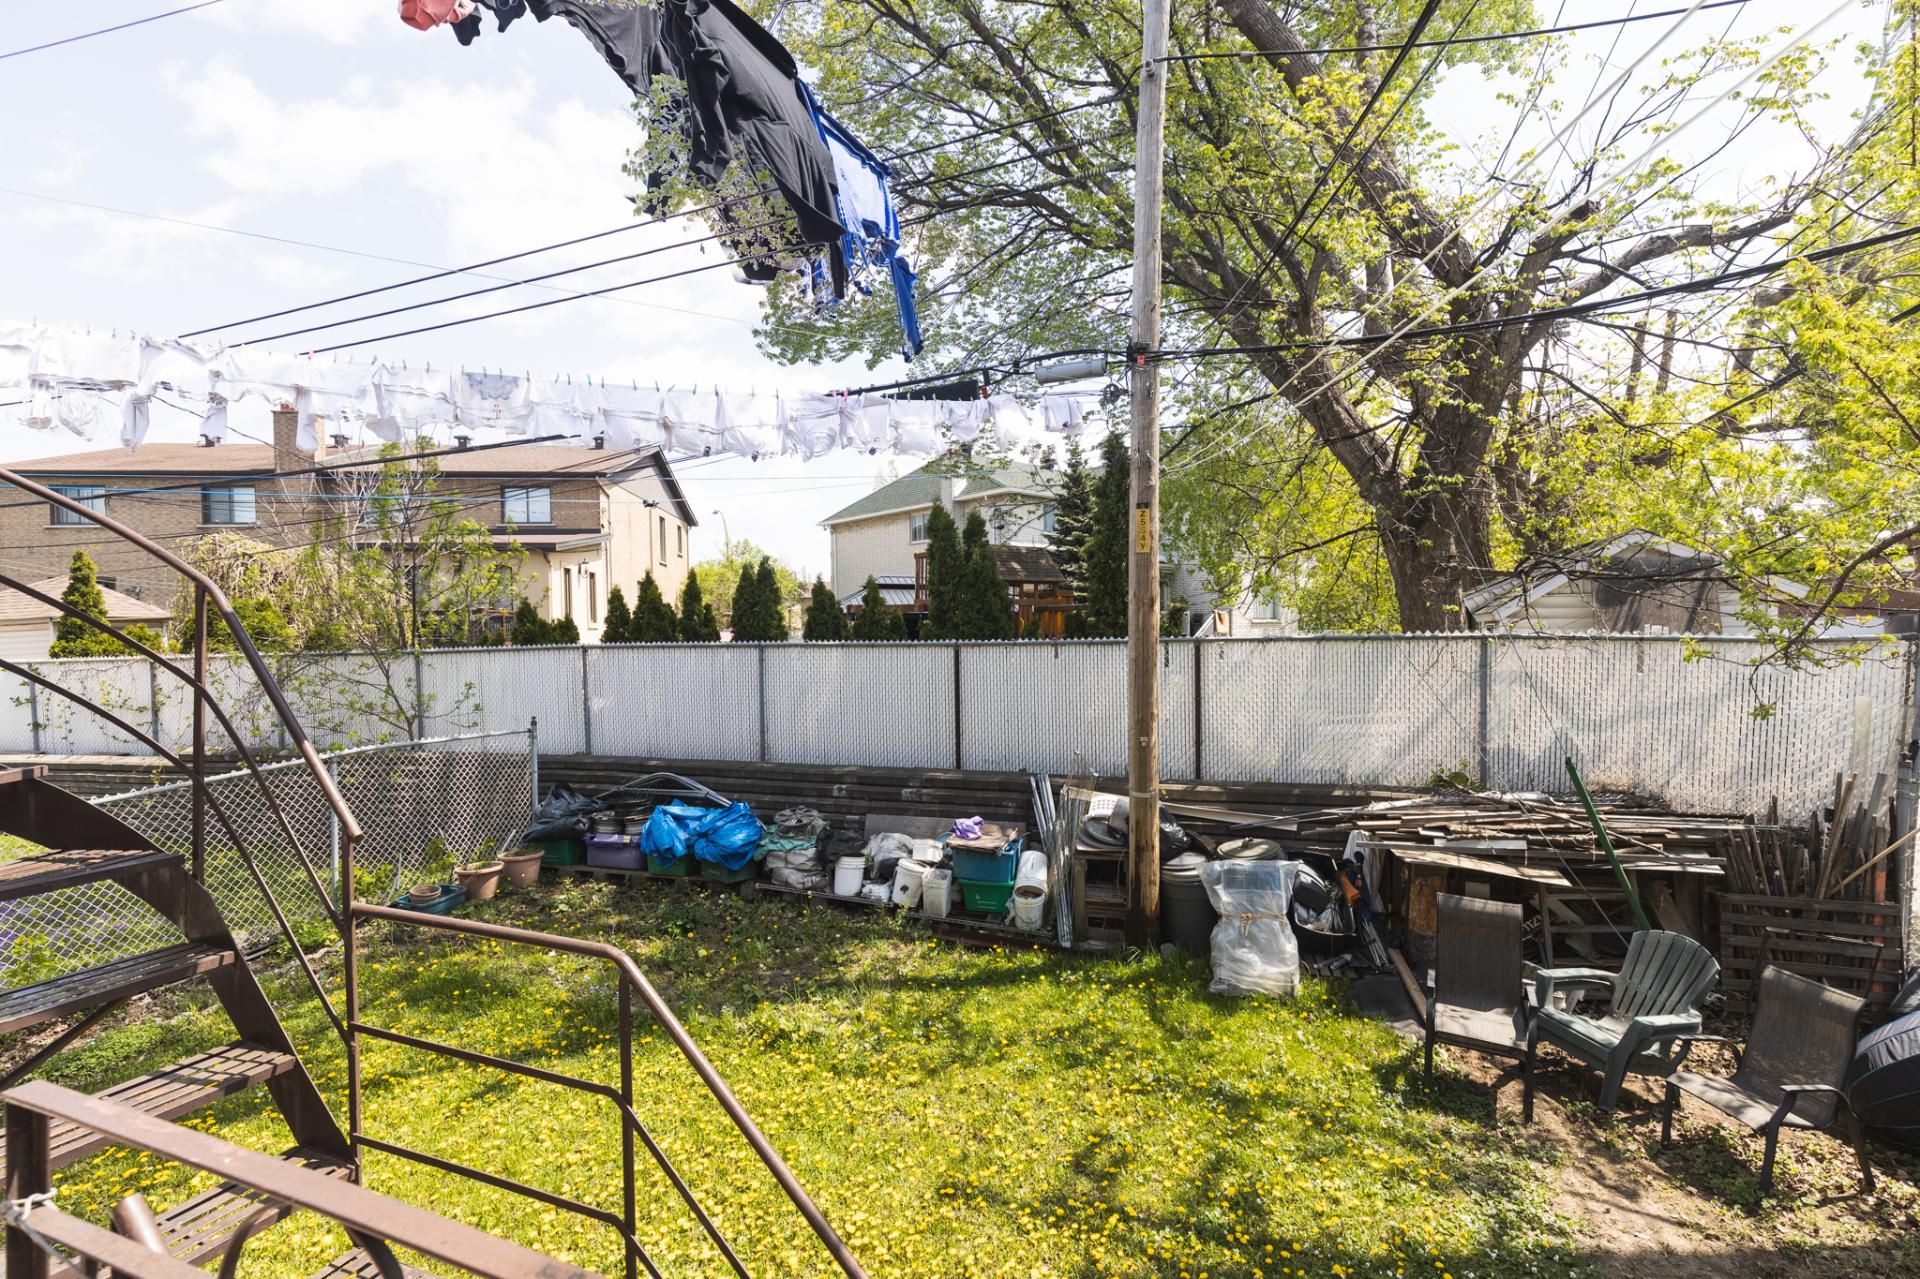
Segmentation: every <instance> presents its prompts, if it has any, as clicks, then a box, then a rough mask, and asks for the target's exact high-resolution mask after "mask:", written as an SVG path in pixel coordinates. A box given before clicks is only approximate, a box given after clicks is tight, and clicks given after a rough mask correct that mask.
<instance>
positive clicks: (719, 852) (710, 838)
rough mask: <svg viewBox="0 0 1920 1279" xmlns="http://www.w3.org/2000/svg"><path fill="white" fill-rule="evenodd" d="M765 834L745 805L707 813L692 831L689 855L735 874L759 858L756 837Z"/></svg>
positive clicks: (731, 806)
mask: <svg viewBox="0 0 1920 1279" xmlns="http://www.w3.org/2000/svg"><path fill="white" fill-rule="evenodd" d="M655 811H656V812H657V811H659V810H657V809H656V810H655ZM765 833H766V832H765V828H764V827H762V826H761V825H760V819H759V818H757V817H755V816H754V815H753V810H752V809H751V808H748V807H747V806H746V805H745V804H741V803H733V804H729V805H727V806H726V807H725V808H714V809H707V810H704V816H703V817H702V818H701V820H700V821H699V823H698V824H697V825H695V826H694V828H693V831H692V836H693V838H692V841H691V845H692V851H693V855H694V856H695V857H696V858H698V859H699V860H700V861H703V862H713V863H715V864H716V865H719V866H723V867H725V868H726V869H728V870H739V869H741V868H742V867H744V866H746V865H747V864H748V863H749V862H751V861H753V860H754V859H755V858H756V857H757V856H759V853H760V837H761V835H763V834H765Z"/></svg>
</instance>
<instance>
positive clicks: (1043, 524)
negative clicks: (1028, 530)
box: [1040, 502, 1060, 534]
mask: <svg viewBox="0 0 1920 1279" xmlns="http://www.w3.org/2000/svg"><path fill="white" fill-rule="evenodd" d="M1059 514H1060V512H1059V507H1058V504H1057V503H1054V502H1048V503H1047V504H1046V505H1045V506H1043V507H1041V508H1040V531H1041V532H1042V533H1047V534H1051V533H1053V531H1054V528H1055V525H1056V523H1057V520H1058V516H1059Z"/></svg>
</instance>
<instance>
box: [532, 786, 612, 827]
mask: <svg viewBox="0 0 1920 1279" xmlns="http://www.w3.org/2000/svg"><path fill="white" fill-rule="evenodd" d="M606 807H607V805H606V803H605V801H603V800H598V799H595V798H594V797H593V796H591V795H583V794H581V793H580V792H579V791H577V790H575V789H574V788H573V787H571V786H569V785H567V784H566V783H565V782H559V783H556V784H555V785H554V786H553V787H552V788H551V789H549V790H548V791H547V797H546V798H545V799H543V800H541V801H540V807H538V808H536V809H534V810H533V825H531V826H529V827H527V833H526V834H525V835H523V836H521V838H522V839H523V840H547V839H584V838H585V837H586V834H587V827H588V821H587V816H588V814H590V813H599V812H605V811H606Z"/></svg>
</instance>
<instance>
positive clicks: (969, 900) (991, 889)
mask: <svg viewBox="0 0 1920 1279" xmlns="http://www.w3.org/2000/svg"><path fill="white" fill-rule="evenodd" d="M960 899H961V900H962V901H964V902H965V903H966V906H967V909H968V910H972V911H978V912H980V913H981V914H983V915H1004V914H1006V913H1007V903H1008V902H1010V901H1012V900H1013V885H1012V884H1010V883H1009V884H995V883H990V882H987V881H984V880H978V879H962V880H961V881H960Z"/></svg>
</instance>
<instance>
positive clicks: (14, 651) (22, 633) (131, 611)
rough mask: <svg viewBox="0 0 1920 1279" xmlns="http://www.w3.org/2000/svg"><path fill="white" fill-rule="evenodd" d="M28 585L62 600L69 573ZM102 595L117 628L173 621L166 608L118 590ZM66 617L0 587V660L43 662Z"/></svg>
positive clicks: (107, 589) (28, 597) (13, 591)
mask: <svg viewBox="0 0 1920 1279" xmlns="http://www.w3.org/2000/svg"><path fill="white" fill-rule="evenodd" d="M27 585H28V586H30V587H32V588H33V589H34V590H36V591H38V592H40V593H41V594H42V595H51V596H52V597H53V598H55V599H58V598H60V593H61V592H62V591H64V590H66V589H67V578H66V574H64V573H63V574H61V575H60V576H59V577H49V578H45V579H43V580H41V581H38V582H28V583H27ZM100 594H101V595H102V596H104V597H105V599H106V603H107V620H108V621H109V622H111V623H113V624H114V625H115V626H118V627H121V628H123V629H124V628H125V627H128V626H132V625H133V624H134V623H135V622H144V623H146V624H147V625H148V626H151V627H153V628H154V629H155V630H159V629H160V628H162V627H164V626H165V625H166V624H167V622H168V621H170V620H171V616H172V615H171V614H169V613H168V612H167V610H166V609H164V608H160V607H157V606H156V605H153V604H149V603H147V602H146V601H145V600H137V599H134V598H132V597H131V596H127V595H122V594H121V593H120V592H119V591H116V590H112V589H110V588H107V587H102V588H101V590H100ZM62 616H63V614H62V613H61V612H60V610H59V609H57V608H55V607H54V606H53V605H51V604H43V603H41V602H40V601H39V600H37V599H34V598H33V597H32V596H30V595H24V594H22V593H21V592H19V591H15V590H8V589H6V588H4V587H0V659H5V660H6V661H9V662H37V661H40V660H42V659H44V658H45V657H46V655H47V650H48V649H49V648H51V647H53V627H54V623H55V622H57V621H59V620H60V618H61V617H62Z"/></svg>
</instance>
